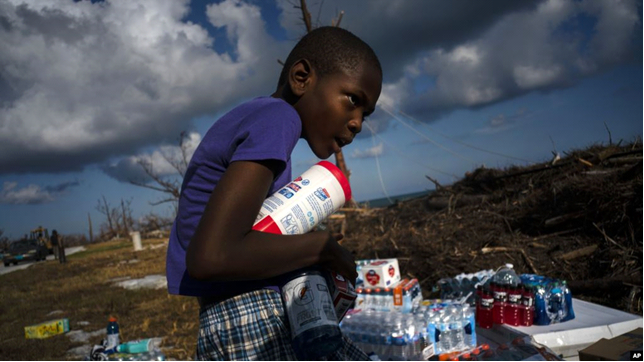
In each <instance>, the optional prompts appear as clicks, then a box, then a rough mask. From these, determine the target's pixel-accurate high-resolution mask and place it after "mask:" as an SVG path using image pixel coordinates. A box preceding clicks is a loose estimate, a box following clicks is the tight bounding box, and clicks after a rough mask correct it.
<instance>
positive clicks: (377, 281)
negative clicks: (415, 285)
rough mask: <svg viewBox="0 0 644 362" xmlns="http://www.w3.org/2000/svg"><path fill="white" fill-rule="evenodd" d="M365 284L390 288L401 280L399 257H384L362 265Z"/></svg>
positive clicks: (371, 286)
mask: <svg viewBox="0 0 644 362" xmlns="http://www.w3.org/2000/svg"><path fill="white" fill-rule="evenodd" d="M362 273H363V275H364V286H365V287H369V288H376V287H380V288H389V287H391V286H393V285H394V284H395V283H396V282H398V281H400V268H399V267H398V259H382V260H377V261H374V262H372V263H370V264H367V265H365V266H363V267H362Z"/></svg>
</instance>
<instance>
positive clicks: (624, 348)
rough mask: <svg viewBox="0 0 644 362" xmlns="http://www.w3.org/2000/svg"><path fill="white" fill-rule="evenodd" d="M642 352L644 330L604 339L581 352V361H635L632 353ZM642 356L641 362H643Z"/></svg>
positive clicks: (638, 329)
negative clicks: (643, 331)
mask: <svg viewBox="0 0 644 362" xmlns="http://www.w3.org/2000/svg"><path fill="white" fill-rule="evenodd" d="M634 351H638V352H642V328H637V329H634V330H632V331H630V332H627V333H624V334H622V335H621V336H617V337H615V338H611V339H606V338H602V339H600V340H599V341H597V342H595V343H593V344H591V345H590V346H588V347H586V348H584V349H582V350H581V351H579V360H580V361H633V360H634V359H632V356H631V353H632V352H634ZM641 356H642V355H641V354H640V356H639V360H640V361H641V360H642V357H641Z"/></svg>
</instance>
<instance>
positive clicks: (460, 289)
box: [438, 269, 494, 305]
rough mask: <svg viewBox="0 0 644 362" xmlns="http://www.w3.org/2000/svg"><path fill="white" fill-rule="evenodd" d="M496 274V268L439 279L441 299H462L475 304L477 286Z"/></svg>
mask: <svg viewBox="0 0 644 362" xmlns="http://www.w3.org/2000/svg"><path fill="white" fill-rule="evenodd" d="M493 275H494V270H492V269H490V270H481V271H478V272H476V273H469V274H464V273H463V274H459V275H457V276H455V277H453V278H443V279H441V280H439V281H438V287H439V289H440V293H441V294H440V296H441V299H461V298H463V297H466V296H468V295H469V297H467V299H466V301H467V302H468V303H469V304H471V305H474V304H475V303H476V296H475V293H476V287H477V286H478V285H483V284H485V283H486V282H487V281H488V280H489V279H490V278H491V277H492V276H493Z"/></svg>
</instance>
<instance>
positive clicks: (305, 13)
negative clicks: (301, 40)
mask: <svg viewBox="0 0 644 362" xmlns="http://www.w3.org/2000/svg"><path fill="white" fill-rule="evenodd" d="M300 9H301V10H302V20H304V25H305V26H306V32H307V33H310V32H311V30H313V27H312V26H311V13H309V10H308V8H307V7H306V0H300Z"/></svg>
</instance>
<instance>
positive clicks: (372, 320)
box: [340, 309, 427, 361]
mask: <svg viewBox="0 0 644 362" xmlns="http://www.w3.org/2000/svg"><path fill="white" fill-rule="evenodd" d="M340 328H341V329H342V333H343V334H344V335H345V336H347V337H348V338H350V339H351V340H352V341H353V342H354V343H355V344H356V345H357V346H358V347H359V348H360V349H362V350H363V351H364V352H366V353H367V354H371V353H373V354H376V355H377V356H378V357H379V358H380V359H381V360H394V361H395V360H403V361H404V360H420V359H422V352H423V348H424V347H425V346H426V344H425V341H426V338H425V336H426V330H427V328H426V325H425V321H424V320H423V319H422V318H418V316H416V315H414V314H410V313H407V314H403V313H399V312H378V311H374V310H359V309H354V310H353V311H351V312H349V313H348V314H347V315H346V316H345V317H344V319H343V320H342V323H341V324H340Z"/></svg>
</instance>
